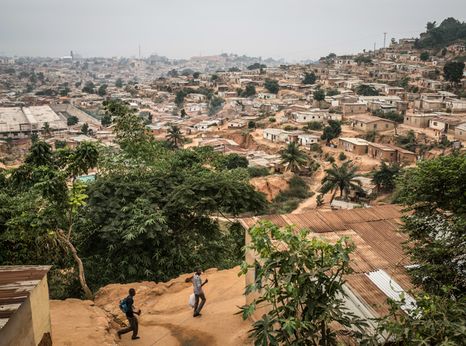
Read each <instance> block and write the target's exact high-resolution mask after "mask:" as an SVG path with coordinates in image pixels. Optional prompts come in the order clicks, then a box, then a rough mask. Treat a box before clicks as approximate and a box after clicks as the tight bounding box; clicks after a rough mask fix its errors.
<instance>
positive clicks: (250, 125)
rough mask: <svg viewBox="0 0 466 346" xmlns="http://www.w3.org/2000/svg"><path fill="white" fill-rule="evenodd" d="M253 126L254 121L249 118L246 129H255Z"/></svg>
mask: <svg viewBox="0 0 466 346" xmlns="http://www.w3.org/2000/svg"><path fill="white" fill-rule="evenodd" d="M255 128H256V122H255V121H253V120H249V122H248V129H255Z"/></svg>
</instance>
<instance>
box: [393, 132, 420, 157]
mask: <svg viewBox="0 0 466 346" xmlns="http://www.w3.org/2000/svg"><path fill="white" fill-rule="evenodd" d="M395 142H396V144H397V145H399V146H401V147H402V148H405V149H406V150H409V151H412V152H415V151H416V147H417V142H416V133H415V132H414V131H413V130H409V131H408V132H407V133H406V135H398V136H396V137H395Z"/></svg>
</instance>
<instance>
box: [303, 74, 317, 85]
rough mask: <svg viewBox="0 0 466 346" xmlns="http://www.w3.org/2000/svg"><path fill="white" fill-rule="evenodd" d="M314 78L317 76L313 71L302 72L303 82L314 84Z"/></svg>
mask: <svg viewBox="0 0 466 346" xmlns="http://www.w3.org/2000/svg"><path fill="white" fill-rule="evenodd" d="M316 80H317V76H316V74H315V73H314V72H311V73H307V72H306V73H305V74H304V79H303V84H306V85H311V84H314V83H315V82H316Z"/></svg>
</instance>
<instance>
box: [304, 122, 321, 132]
mask: <svg viewBox="0 0 466 346" xmlns="http://www.w3.org/2000/svg"><path fill="white" fill-rule="evenodd" d="M305 128H306V129H307V130H311V131H319V130H322V123H321V122H320V121H310V122H308V123H307V124H306V126H305Z"/></svg>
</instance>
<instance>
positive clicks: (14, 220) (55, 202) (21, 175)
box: [0, 142, 96, 298]
mask: <svg viewBox="0 0 466 346" xmlns="http://www.w3.org/2000/svg"><path fill="white" fill-rule="evenodd" d="M78 151H79V147H78V149H76V152H69V151H67V149H61V151H60V152H59V151H57V152H56V153H69V154H70V155H68V154H66V155H58V154H57V155H55V154H54V153H52V152H51V148H50V146H49V145H48V144H47V143H45V142H36V143H34V144H33V146H32V148H31V150H30V152H29V153H28V155H27V157H26V160H25V162H24V164H23V165H21V166H20V167H18V168H17V169H15V170H14V171H13V172H12V174H11V177H10V178H9V181H8V188H7V189H6V191H4V192H6V193H4V194H3V195H2V196H1V197H0V198H3V199H5V200H8V201H9V203H10V204H9V205H8V207H7V208H6V209H4V210H2V211H0V214H3V217H0V242H3V241H7V242H11V241H12V242H13V243H17V244H18V247H17V250H18V249H19V248H21V249H23V250H24V251H25V253H24V254H22V253H18V254H17V255H15V256H14V258H15V261H14V262H12V263H25V261H27V263H31V261H33V262H32V263H42V264H43V263H50V261H51V260H52V261H54V262H55V263H61V264H62V265H63V264H65V263H64V262H62V260H63V259H62V258H61V257H62V256H60V253H59V248H60V247H61V248H62V249H63V250H64V251H65V252H66V254H68V255H69V256H71V257H72V258H73V260H74V262H75V263H76V265H77V266H78V278H79V281H80V284H81V287H82V290H83V291H84V293H85V295H86V297H87V298H92V292H91V291H90V290H89V288H88V287H87V283H86V279H85V275H84V268H83V265H82V261H81V259H80V257H79V256H78V253H77V250H76V247H75V245H74V237H73V234H74V232H73V226H74V223H75V217H76V216H77V210H78V209H79V208H80V207H81V206H82V205H83V204H84V200H85V198H86V196H85V194H84V193H83V189H84V188H83V187H82V186H79V185H78V184H76V183H75V184H72V185H70V187H68V184H67V179H68V178H69V177H71V176H72V175H73V174H74V172H75V170H74V169H73V168H72V167H87V168H91V167H92V166H94V165H93V164H92V163H91V162H86V158H87V157H88V156H83V155H81V154H79V153H78ZM77 158H79V159H78V160H76V159H77ZM95 162H96V159H95ZM0 248H2V247H1V246H0ZM13 248H14V247H13ZM7 251H9V250H7ZM0 252H2V251H1V250H0ZM32 254H34V255H32ZM2 255H3V254H1V253H0V257H2ZM31 255H32V256H31Z"/></svg>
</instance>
